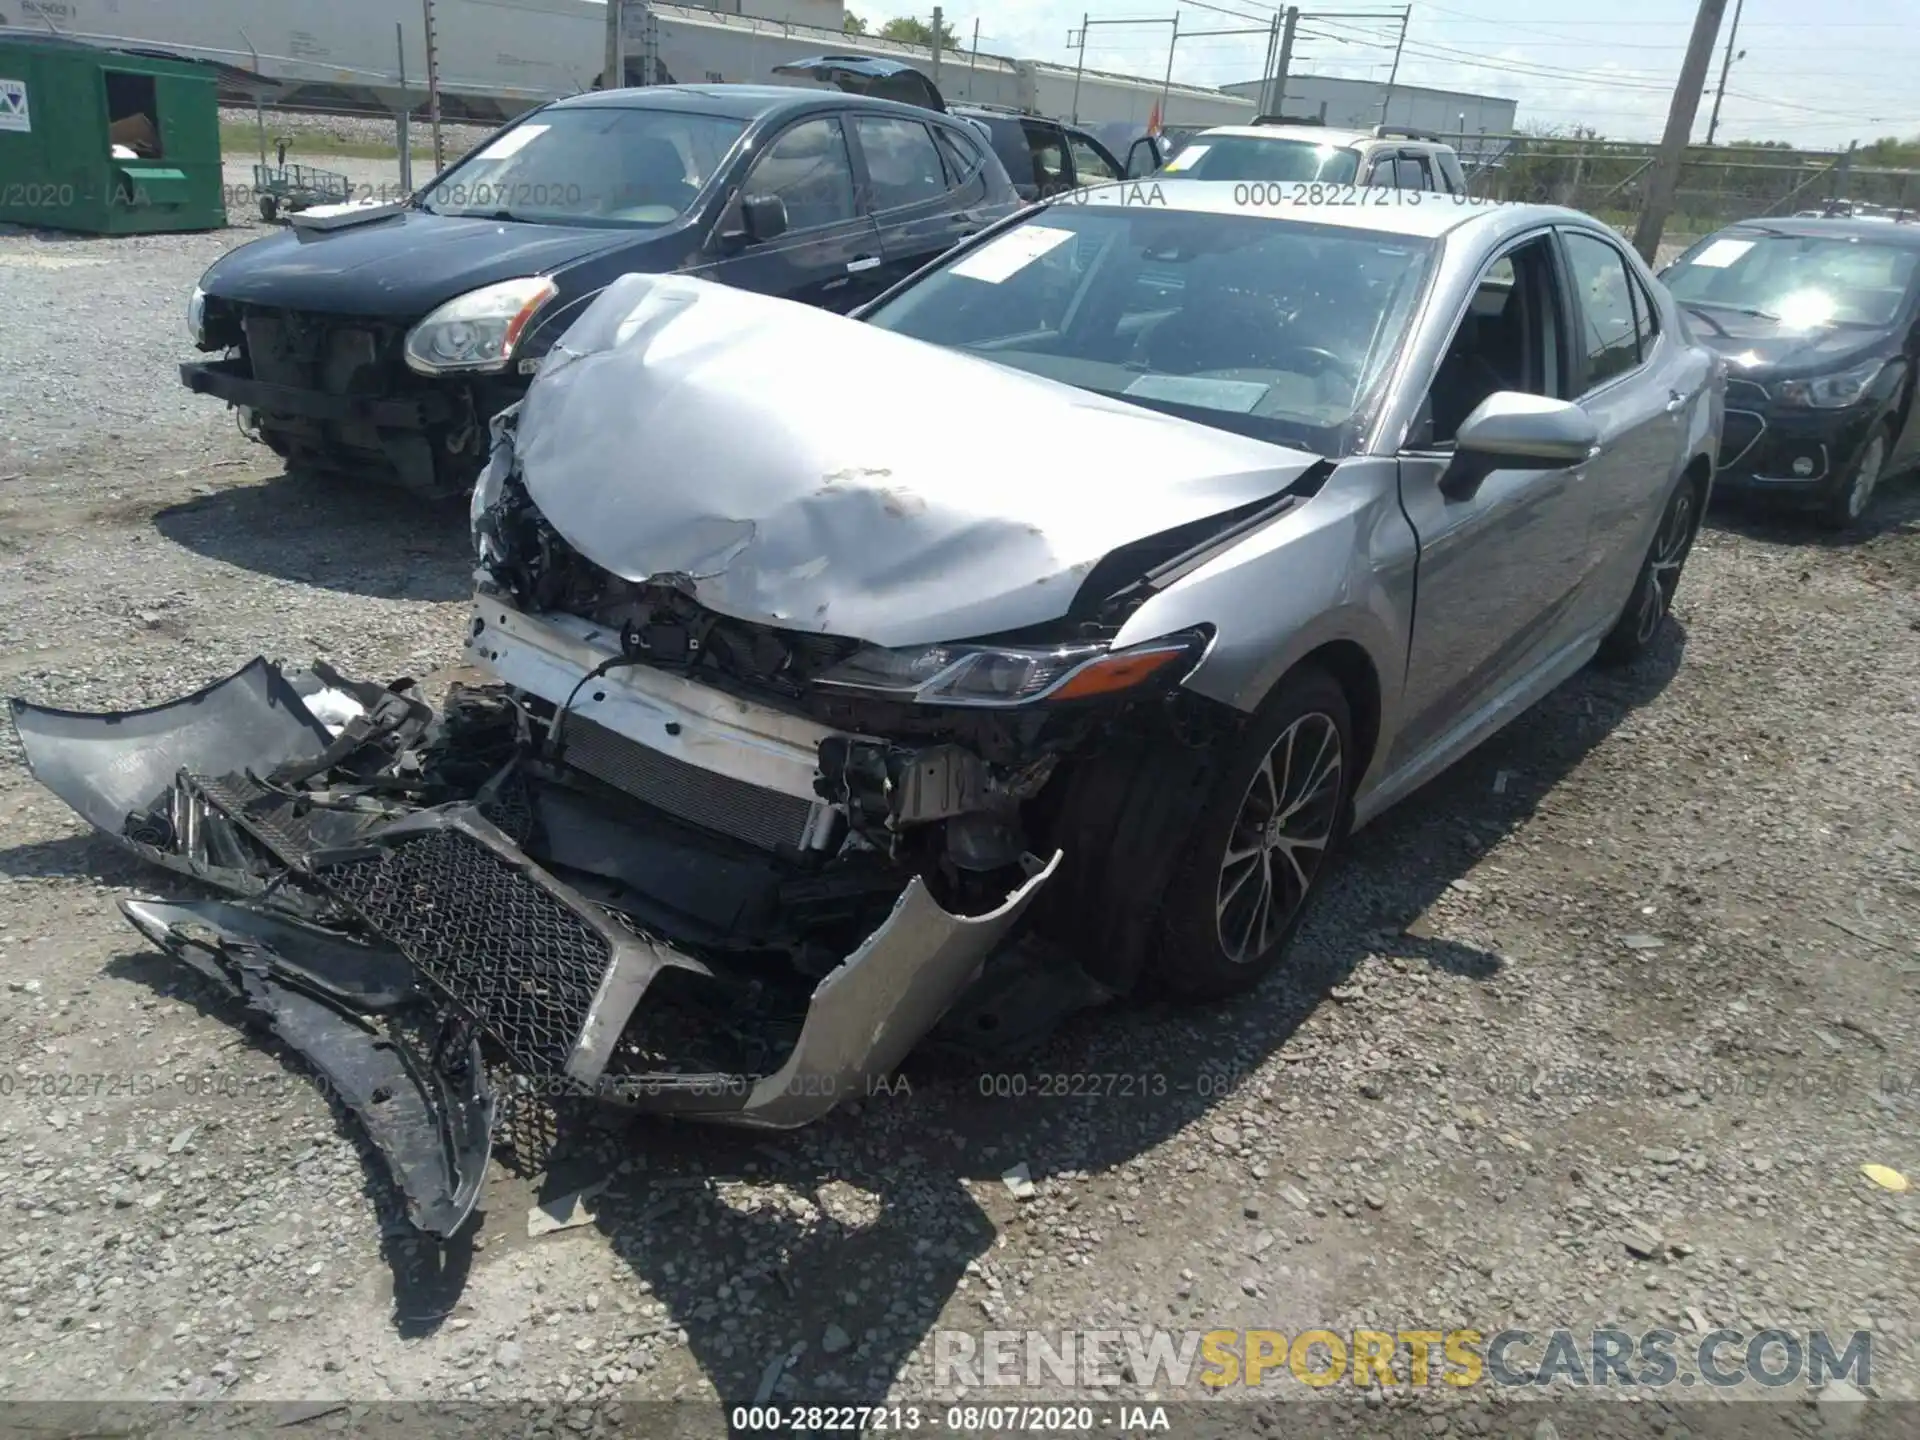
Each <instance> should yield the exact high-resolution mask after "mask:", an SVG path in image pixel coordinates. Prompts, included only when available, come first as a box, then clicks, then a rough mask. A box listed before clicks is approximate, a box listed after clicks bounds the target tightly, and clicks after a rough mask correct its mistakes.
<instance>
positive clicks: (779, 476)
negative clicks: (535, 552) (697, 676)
mask: <svg viewBox="0 0 1920 1440" xmlns="http://www.w3.org/2000/svg"><path fill="white" fill-rule="evenodd" d="M514 453H515V455H516V457H517V459H518V463H519V466H520V470H521V478H522V482H523V483H524V485H525V486H526V489H527V493H528V496H529V498H531V499H532V501H533V503H534V504H535V505H537V506H538V507H539V509H540V511H541V513H542V514H543V515H544V516H545V517H546V520H547V521H548V523H549V524H551V525H552V526H553V528H554V529H555V530H556V531H558V532H559V534H560V535H561V536H563V537H564V538H565V539H566V540H567V541H568V542H569V543H570V544H571V545H573V546H574V548H575V549H577V550H578V551H579V552H580V553H581V554H582V555H583V556H585V557H586V558H587V559H588V560H590V561H591V562H593V563H594V564H596V565H598V566H600V567H601V568H602V569H605V570H608V571H611V572H613V573H614V574H617V575H619V576H622V577H623V578H625V579H628V580H634V581H644V580H647V579H650V578H653V577H656V576H685V577H691V578H692V580H693V582H694V593H695V595H696V597H697V598H698V599H699V601H700V603H702V604H703V605H706V606H707V607H709V608H710V609H713V610H716V611H719V612H721V613H722V614H726V615H731V616H733V617H735V618H736V619H742V620H751V621H758V622H761V623H764V624H769V625H776V626H780V627H782V628H785V629H790V630H801V631H816V632H823V633H830V634H834V635H841V636H848V637H852V638H857V639H862V640H866V641H869V642H870V643H873V644H877V645H889V646H895V645H914V644H925V643H931V642H936V641H943V640H959V639H967V638H971V637H974V636H980V635H988V634H993V633H997V632H1000V631H1004V630H1011V629H1017V628H1020V627H1023V626H1026V625H1032V624H1037V623H1040V622H1044V621H1047V620H1053V619H1057V618H1059V617H1060V616H1062V615H1064V614H1065V613H1066V612H1067V610H1068V607H1069V606H1070V605H1071V603H1072V601H1073V598H1074V594H1075V591H1076V590H1077V589H1078V587H1079V585H1080V582H1081V580H1082V579H1083V578H1084V577H1085V575H1086V573H1087V572H1088V571H1089V570H1090V569H1091V568H1092V567H1093V565H1094V564H1095V563H1096V562H1097V561H1098V560H1100V559H1101V557H1102V556H1104V555H1106V554H1107V553H1109V552H1110V551H1112V550H1114V549H1116V548H1117V547H1119V546H1121V545H1124V544H1127V543H1128V542H1130V541H1134V540H1140V539H1144V538H1146V537H1148V536H1151V535H1155V534H1158V533H1159V532H1161V531H1164V530H1169V529H1172V528H1174V527H1176V526H1179V525H1183V524H1186V523H1188V522H1191V521H1195V520H1202V519H1205V518H1207V517H1208V516H1212V515H1217V514H1220V513H1221V512H1223V511H1227V510H1231V509H1235V508H1237V507H1239V506H1241V505H1245V504H1248V503H1250V502H1252V501H1256V500H1260V499H1262V498H1265V497H1267V496H1270V495H1274V494H1277V493H1278V492H1279V491H1281V490H1283V489H1285V488H1286V486H1287V485H1288V484H1290V483H1291V482H1292V481H1293V480H1294V479H1296V478H1297V477H1298V476H1300V475H1301V474H1302V473H1303V472H1304V471H1306V470H1307V469H1309V468H1310V467H1312V466H1313V465H1314V464H1315V463H1317V457H1315V456H1312V455H1309V454H1306V453H1304V452H1302V451H1298V450H1290V449H1286V448H1283V447H1280V446H1276V445H1268V444H1265V443H1263V442H1261V441H1257V440H1249V439H1245V438H1242V437H1240V436H1236V435H1230V434H1227V433H1225V432H1224V431H1220V430H1214V429H1211V428H1208V427H1206V426H1203V425H1198V424H1194V423H1192V422H1190V421H1186V420H1180V419H1175V418H1173V417H1170V416H1166V415H1161V414H1157V413H1155V412H1153V411H1149V410H1145V409H1141V408H1138V407H1135V406H1132V405H1127V404H1123V403H1121V402H1119V401H1114V400H1107V399H1104V398H1101V397H1099V396H1095V395H1092V394H1089V393H1087V392H1086V391H1082V390H1077V389H1074V388H1073V387H1071V386H1067V385H1062V384H1059V383H1057V382H1055V381H1052V380H1046V379H1042V378H1039V377H1037V376H1032V375H1026V374H1022V373H1020V372H1018V371H1014V370H1010V369H1006V368H1004V367H1002V366H999V365H995V364H992V363H990V362H988V361H985V360H981V359H977V358H974V357H972V356H968V355H963V354H960V353H957V352H954V351H950V350H944V349H941V348H939V347H937V346H933V345H927V344H923V343H921V342H920V341H917V340H909V339H906V338H904V337H902V336H898V335H894V334H890V333H888V332H886V331H883V330H879V329H877V328H875V327H873V326H869V325H865V324H862V323H860V322H859V321H856V320H849V319H846V318H844V317H841V316H837V315H832V314H829V313H827V312H825V311H820V310H815V309H812V308H810V307H808V306H804V305H800V304H797V303H794V302H790V301H785V300H774V299H769V298H767V297H764V296H759V295H754V294H750V293H747V292H744V291H739V290H733V289H729V288H726V287H724V286H721V285H717V284H714V283H712V282H709V281H704V280H697V279H693V278H690V277H687V276H681V275H628V276H625V277H623V278H622V279H621V280H619V281H617V282H616V283H615V284H613V285H612V286H610V287H608V289H607V290H606V292H605V293H604V294H603V295H602V296H601V297H600V299H599V300H597V301H596V302H595V303H594V304H593V305H592V307H590V308H589V309H588V310H587V311H586V313H585V314H583V315H582V316H581V317H580V319H579V320H578V321H577V322H576V323H575V325H574V326H573V328H572V329H571V330H569V331H568V332H567V334H566V335H565V336H564V337H562V339H561V342H560V345H559V347H557V348H556V349H555V351H554V352H553V354H552V355H551V356H550V357H549V359H548V361H547V363H546V365H545V367H544V368H543V369H542V371H541V373H540V376H539V378H538V379H537V380H536V381H535V382H534V385H533V387H532V389H531V390H530V391H529V393H528V395H527V398H526V400H525V402H524V403H523V404H522V406H521V408H520V413H519V415H518V418H517V422H516V426H515V438H514Z"/></svg>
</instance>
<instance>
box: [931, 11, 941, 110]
mask: <svg viewBox="0 0 1920 1440" xmlns="http://www.w3.org/2000/svg"><path fill="white" fill-rule="evenodd" d="M942 23H943V22H942V20H941V18H940V7H939V6H938V5H936V6H934V7H933V76H932V79H933V88H934V89H936V90H938V89H939V88H940V26H941V24H942Z"/></svg>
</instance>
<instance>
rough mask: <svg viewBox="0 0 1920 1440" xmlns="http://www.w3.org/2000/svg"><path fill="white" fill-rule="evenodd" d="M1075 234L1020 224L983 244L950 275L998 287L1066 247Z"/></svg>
mask: <svg viewBox="0 0 1920 1440" xmlns="http://www.w3.org/2000/svg"><path fill="white" fill-rule="evenodd" d="M1074 233H1075V232H1073V231H1072V230H1059V229H1055V228H1054V227H1053V226H1050V225H1023V226H1021V228H1020V229H1018V230H1014V231H1010V232H1009V233H1007V234H1005V235H1002V236H1001V237H1000V238H999V239H998V240H992V241H989V242H988V243H987V244H985V245H982V246H981V247H980V248H979V249H978V250H976V251H974V252H973V253H972V254H971V255H969V256H967V257H966V258H965V259H964V260H962V261H960V262H959V263H958V264H957V265H955V266H954V267H953V272H952V273H953V274H955V275H964V276H965V277H966V278H967V279H969V280H984V281H986V282H987V284H989V285H998V284H999V283H1000V282H1001V281H1002V280H1005V279H1006V278H1007V277H1008V276H1010V275H1017V274H1019V273H1020V271H1022V270H1024V269H1026V268H1027V266H1029V265H1031V264H1032V263H1033V262H1034V261H1036V260H1038V259H1039V258H1040V257H1041V256H1042V255H1045V254H1046V253H1047V252H1048V251H1050V250H1054V249H1056V248H1058V247H1059V246H1061V245H1064V244H1066V243H1067V241H1069V240H1071V239H1073V238H1074Z"/></svg>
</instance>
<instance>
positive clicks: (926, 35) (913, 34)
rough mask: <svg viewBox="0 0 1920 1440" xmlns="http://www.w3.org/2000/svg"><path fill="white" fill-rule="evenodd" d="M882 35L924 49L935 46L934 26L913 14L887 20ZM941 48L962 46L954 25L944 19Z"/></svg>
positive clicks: (941, 28)
mask: <svg viewBox="0 0 1920 1440" xmlns="http://www.w3.org/2000/svg"><path fill="white" fill-rule="evenodd" d="M862 33H864V32H862ZM880 37H881V38H882V39H883V40H898V41H899V42H900V43H901V44H903V45H918V46H920V47H921V48H922V49H924V50H931V49H932V48H933V27H932V26H931V25H929V24H928V23H927V22H926V21H924V20H921V19H919V18H917V17H916V16H912V15H901V16H897V17H895V18H894V19H892V20H889V21H887V23H886V24H884V25H882V26H881V27H880ZM940 48H941V49H942V50H957V49H959V48H960V37H959V36H958V35H955V34H954V33H953V26H951V25H949V24H947V23H946V22H945V21H944V20H943V21H941V22H940Z"/></svg>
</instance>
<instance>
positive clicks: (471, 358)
mask: <svg viewBox="0 0 1920 1440" xmlns="http://www.w3.org/2000/svg"><path fill="white" fill-rule="evenodd" d="M559 293H560V287H559V286H557V285H555V284H554V283H553V281H551V280H549V279H548V278H547V277H546V276H544V275H529V276H527V277H525V278H524V279H520V280H502V281H501V282H500V283H499V284H498V285H487V286H483V287H482V288H480V289H478V290H469V291H468V292H467V293H466V294H465V295H461V296H458V297H456V298H455V299H452V300H449V301H448V302H447V303H446V304H444V305H442V306H441V307H440V308H439V309H437V310H435V311H434V312H433V313H432V314H431V315H429V316H427V318H426V319H424V320H422V321H421V322H420V323H419V324H418V325H416V326H414V327H413V329H411V330H409V331H408V332H407V368H408V369H410V370H413V371H415V372H416V373H418V374H421V375H451V374H456V373H472V372H489V371H498V370H504V369H506V368H507V362H508V361H509V360H511V359H512V358H513V349H514V346H516V345H518V344H519V343H520V337H521V336H522V335H523V334H525V333H526V329H527V325H528V323H529V322H530V321H531V320H532V319H533V317H534V315H535V314H536V313H537V312H538V311H539V309H540V307H541V306H542V305H544V304H546V303H547V302H548V301H549V300H551V299H553V297H554V296H555V295H558V294H559Z"/></svg>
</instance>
